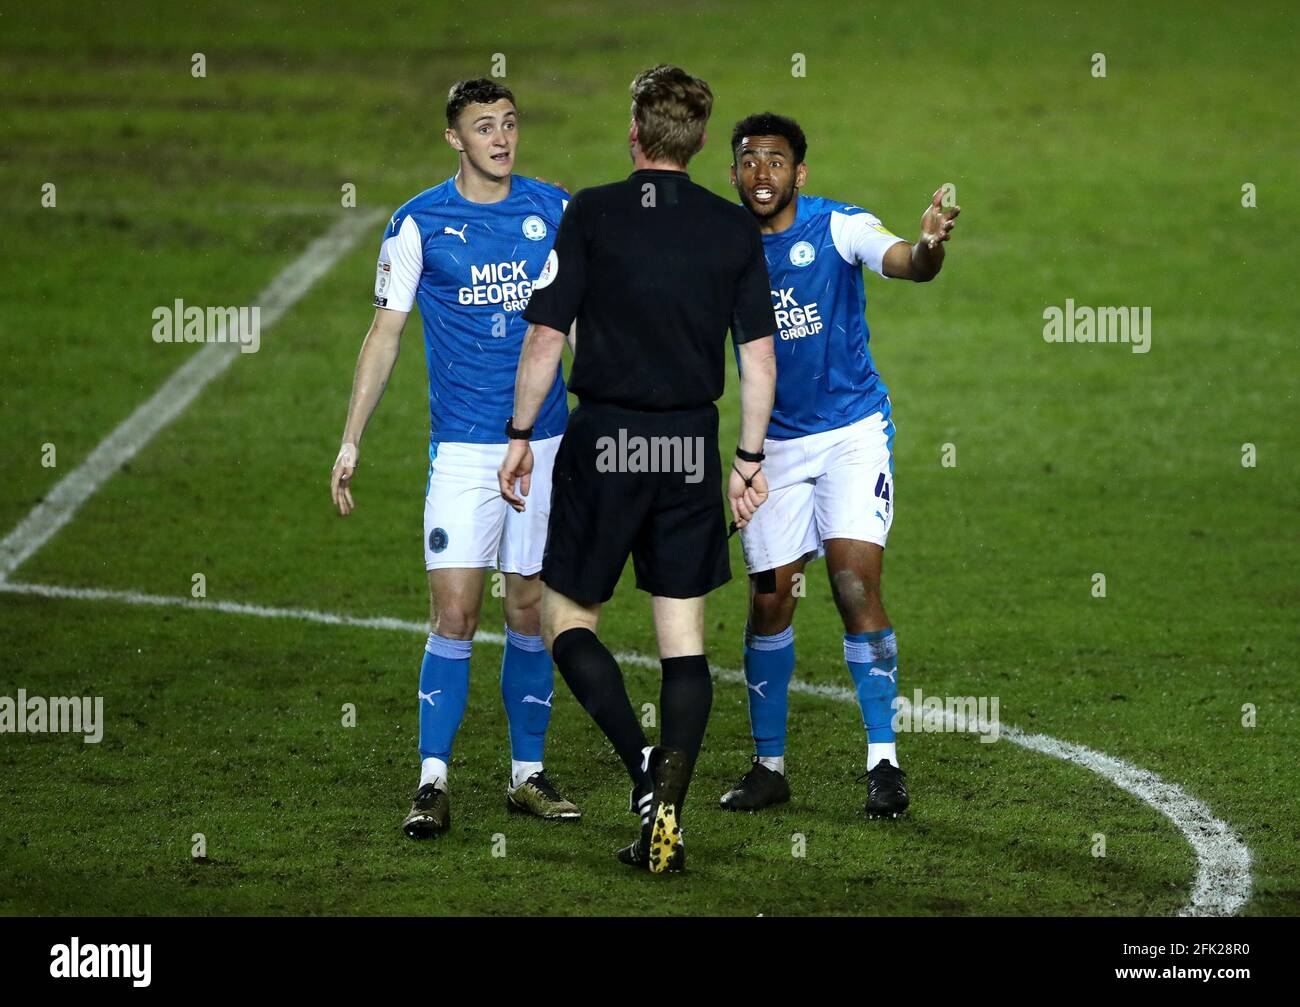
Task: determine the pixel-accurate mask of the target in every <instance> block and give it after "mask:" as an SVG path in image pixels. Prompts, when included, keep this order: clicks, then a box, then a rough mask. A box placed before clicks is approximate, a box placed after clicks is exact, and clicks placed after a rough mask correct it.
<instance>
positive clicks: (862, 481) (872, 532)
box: [740, 404, 894, 573]
mask: <svg viewBox="0 0 1300 1007" xmlns="http://www.w3.org/2000/svg"><path fill="white" fill-rule="evenodd" d="M763 453H764V454H765V455H766V456H767V458H766V460H765V461H764V462H763V472H764V474H765V475H766V476H767V485H768V498H767V500H766V501H764V503H763V505H762V506H761V507H759V509H758V511H757V512H756V513H755V514H754V518H753V520H752V521H750V523H749V524H748V525H746V526H745V527H744V528H742V529H741V532H740V542H741V545H742V546H743V548H744V551H745V565H746V566H747V567H748V568H749V572H750V573H756V572H758V571H759V570H772V569H775V568H776V567H781V566H785V565H786V564H787V563H793V562H794V561H795V560H797V559H799V558H800V557H801V556H807V555H809V554H812V553H816V554H817V555H819V556H820V555H822V554H823V553H824V552H825V551H826V550H825V548H824V546H823V543H824V542H825V541H826V540H827V539H831V538H847V539H854V540H856V541H859V542H874V543H875V544H876V545H878V546H881V547H883V546H884V545H885V540H886V539H888V538H889V526H890V525H891V524H893V521H894V506H893V502H894V424H893V421H891V420H890V418H889V406H888V404H886V406H885V409H884V411H883V412H877V413H872V414H871V415H870V416H868V417H866V418H865V419H861V420H858V422H856V423H852V424H850V425H849V426H847V427H840V428H838V429H836V430H826V431H823V432H822V433H819V434H809V435H807V436H806V437H794V438H791V439H790V440H781V441H778V440H772V439H770V438H769V439H768V440H766V441H764V443H763Z"/></svg>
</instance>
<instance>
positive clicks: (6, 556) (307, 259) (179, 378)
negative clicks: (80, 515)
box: [0, 211, 382, 582]
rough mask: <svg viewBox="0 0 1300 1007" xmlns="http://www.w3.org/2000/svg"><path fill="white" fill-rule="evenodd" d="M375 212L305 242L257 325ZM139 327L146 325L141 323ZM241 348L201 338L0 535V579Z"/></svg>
mask: <svg viewBox="0 0 1300 1007" xmlns="http://www.w3.org/2000/svg"><path fill="white" fill-rule="evenodd" d="M381 216H382V215H381V214H378V213H375V212H373V211H372V212H368V213H356V214H351V213H350V214H347V215H346V216H344V217H342V218H341V219H340V220H339V221H338V223H336V224H335V225H334V226H333V227H331V228H330V229H329V230H328V231H326V232H325V233H324V234H323V235H321V236H320V237H319V238H317V239H316V240H315V241H313V242H312V243H311V244H310V245H308V246H307V248H306V249H305V250H304V251H303V253H302V254H301V255H300V256H298V258H297V259H295V260H294V261H293V262H291V263H290V264H289V265H288V266H286V267H285V268H284V269H283V270H282V271H281V272H280V273H279V274H278V275H277V276H276V277H275V279H273V280H272V281H271V282H270V284H268V285H267V287H266V289H265V290H263V291H262V292H261V293H260V294H258V295H257V297H256V298H255V299H254V301H253V304H255V305H258V306H259V307H260V308H261V309H262V310H261V326H262V328H264V329H268V328H270V327H271V326H272V325H274V324H275V323H276V322H277V321H279V320H280V318H281V317H282V316H283V315H284V313H285V312H286V311H288V310H289V308H291V307H293V305H294V304H295V303H297V301H298V300H299V299H300V298H301V297H302V296H303V294H305V293H307V291H308V290H310V289H311V287H312V285H313V284H315V283H316V281H317V280H319V279H320V278H321V277H322V276H324V275H325V273H326V272H327V271H328V270H329V269H330V267H331V266H333V265H334V263H336V262H337V261H338V260H339V258H340V257H341V256H342V255H343V254H344V253H346V252H347V251H348V250H349V249H350V248H351V247H352V246H353V245H354V244H356V241H357V239H358V238H360V237H361V236H362V235H363V234H365V233H366V232H367V231H368V230H369V229H370V228H371V227H372V226H373V225H374V224H375V223H376V222H377V221H378V220H379V219H380V217H381ZM140 331H141V332H142V333H143V332H144V331H145V327H144V326H143V325H142V327H141V330H140ZM240 355H241V353H240V349H239V343H237V342H229V343H207V344H206V345H205V346H204V347H203V349H201V350H199V352H198V353H195V354H194V355H193V356H191V357H190V358H189V359H188V360H186V361H185V363H184V364H182V365H181V366H180V367H179V368H177V369H176V370H175V371H174V372H173V373H172V375H171V377H169V378H168V379H167V380H166V381H165V382H164V383H163V385H162V387H161V388H159V389H158V391H156V392H155V393H154V394H153V396H152V397H151V398H150V399H149V400H148V401H147V402H145V403H144V404H142V405H141V406H139V407H138V408H137V409H136V410H135V412H133V413H132V414H131V415H130V416H128V417H127V418H126V419H125V420H123V421H122V422H121V423H120V424H119V425H118V426H117V428H116V429H114V430H113V432H112V433H110V434H109V435H108V436H107V437H105V438H104V439H103V440H102V441H100V442H99V445H98V447H96V448H95V450H94V451H92V452H91V453H90V454H89V455H87V456H86V458H85V460H83V461H82V463H81V464H80V465H78V466H77V467H76V468H75V469H73V470H72V471H71V472H69V473H68V474H67V475H66V476H64V477H63V478H62V479H60V480H59V481H58V482H57V483H56V484H55V485H54V488H53V489H51V490H50V492H49V493H48V494H46V496H45V498H44V499H43V500H42V501H41V502H40V503H39V504H37V505H36V507H35V508H33V509H32V511H31V513H29V514H28V515H27V516H26V517H25V518H24V519H23V520H22V521H20V522H19V523H18V525H17V527H15V528H14V529H13V531H11V532H9V534H8V535H6V536H5V537H4V538H3V539H0V582H3V581H4V580H5V579H6V578H7V577H8V576H9V575H10V574H11V573H13V572H14V570H16V569H17V568H18V567H19V566H20V565H21V564H22V563H23V562H25V561H26V560H27V559H28V558H29V557H30V556H31V555H32V553H34V552H36V550H37V549H39V548H40V547H41V546H43V545H44V544H45V543H46V542H48V541H49V539H50V537H51V536H52V535H54V534H55V532H57V531H58V530H59V529H60V528H62V527H63V526H64V525H65V524H67V523H68V521H69V520H70V519H71V518H72V515H73V514H75V513H76V512H77V508H79V507H80V506H81V505H82V504H83V503H85V502H86V500H87V499H88V498H89V497H90V495H91V494H92V493H94V492H95V490H97V489H99V487H100V486H102V485H103V483H104V481H105V480H106V479H108V478H109V477H110V476H111V475H112V474H113V473H114V472H116V471H117V470H118V469H120V468H121V467H122V466H123V465H124V464H125V463H126V462H128V461H130V459H131V458H132V457H134V456H135V454H136V452H138V451H139V450H140V449H141V448H142V447H144V446H145V445H146V444H148V443H149V441H150V440H152V439H153V437H154V435H155V434H157V433H158V431H159V430H161V429H162V428H163V427H165V426H166V425H167V424H168V423H170V422H171V421H172V420H174V419H175V418H176V417H177V416H179V415H180V414H181V412H183V411H184V410H185V408H186V407H187V406H189V404H190V403H191V402H193V401H194V398H195V396H197V395H198V394H199V392H201V391H202V390H203V389H204V387H205V386H206V385H207V384H208V383H209V382H210V381H211V380H212V379H213V378H215V377H217V375H219V374H221V373H222V372H223V371H225V369H226V368H227V367H229V366H230V365H231V364H232V363H234V361H235V358H236V357H238V356H240Z"/></svg>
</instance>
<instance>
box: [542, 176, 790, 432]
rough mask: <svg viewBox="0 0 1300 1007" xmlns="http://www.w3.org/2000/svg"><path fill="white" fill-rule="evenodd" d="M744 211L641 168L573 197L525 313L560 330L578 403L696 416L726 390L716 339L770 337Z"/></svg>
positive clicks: (755, 236)
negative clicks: (567, 335)
mask: <svg viewBox="0 0 1300 1007" xmlns="http://www.w3.org/2000/svg"><path fill="white" fill-rule="evenodd" d="M768 288H769V284H768V275H767V265H766V262H765V260H764V258H763V243H762V239H761V237H760V235H759V232H758V226H757V224H756V223H755V222H754V219H753V216H752V215H751V214H749V213H748V212H746V211H745V209H744V208H743V207H741V206H739V205H737V204H733V203H730V202H728V201H726V200H724V199H722V198H721V197H720V196H716V195H714V194H713V193H712V192H709V191H708V190H707V189H705V188H703V187H702V186H699V185H696V184H695V183H694V182H692V181H691V179H690V176H688V175H687V174H686V172H684V171H670V170H664V169H642V170H638V171H634V172H632V174H631V175H630V176H629V177H628V178H627V179H625V180H624V181H621V182H614V183H612V184H609V185H602V186H597V187H595V188H591V189H584V190H582V191H580V192H578V193H577V194H576V195H575V196H574V197H573V199H572V200H571V201H570V203H569V207H568V210H567V211H566V212H565V215H564V219H563V221H562V222H561V224H560V230H559V234H558V235H557V236H556V240H555V247H554V250H553V251H552V253H551V257H550V259H549V260H548V262H547V266H546V269H545V271H544V273H543V275H542V276H541V277H540V278H539V279H538V281H537V283H536V284H535V285H534V290H533V294H532V297H531V299H530V300H529V303H528V307H527V309H526V311H525V312H524V317H525V318H526V319H527V320H528V321H530V322H535V323H538V324H541V325H546V326H549V327H551V328H553V329H558V330H560V331H566V330H567V329H568V328H569V326H570V325H571V324H572V323H573V321H574V320H575V319H576V320H577V323H578V349H577V352H576V353H575V354H574V362H573V368H572V373H571V375H570V379H569V388H570V390H571V391H572V392H573V393H574V394H575V395H577V396H578V398H579V400H581V401H582V402H592V403H603V404H608V405H615V406H622V407H623V408H627V409H635V410H643V411H654V412H657V411H665V410H681V409H697V408H699V407H701V406H705V405H708V404H710V403H712V402H714V401H716V400H717V399H718V398H719V397H720V396H721V395H722V392H723V387H724V383H725V370H724V368H725V340H726V334H727V330H728V329H729V328H730V329H731V330H732V338H733V339H734V340H735V342H736V343H738V344H739V343H744V342H746V341H748V340H749V339H756V338H761V337H763V336H768V335H771V334H772V326H773V316H772V306H771V293H770V291H769V289H768Z"/></svg>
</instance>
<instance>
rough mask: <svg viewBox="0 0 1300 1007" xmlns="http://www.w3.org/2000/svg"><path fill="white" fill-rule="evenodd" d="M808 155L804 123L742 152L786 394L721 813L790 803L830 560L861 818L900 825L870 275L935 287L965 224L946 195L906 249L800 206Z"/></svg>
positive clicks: (901, 791) (810, 205)
mask: <svg viewBox="0 0 1300 1007" xmlns="http://www.w3.org/2000/svg"><path fill="white" fill-rule="evenodd" d="M807 146H808V145H807V141H806V139H805V137H804V133H803V130H802V129H800V128H799V125H798V123H796V122H795V121H794V120H792V119H788V118H786V117H784V116H779V115H773V114H771V113H763V114H759V115H753V116H750V117H749V118H747V119H744V120H742V121H741V122H739V123H737V124H736V127H735V129H734V130H733V132H732V137H731V151H732V157H733V161H732V166H731V182H732V185H734V186H735V187H736V189H737V191H738V192H739V193H740V199H741V202H742V203H743V204H744V205H745V207H746V208H747V209H748V210H749V211H750V212H751V213H752V214H753V215H754V217H755V218H756V219H757V220H758V224H759V229H760V231H761V232H762V235H763V247H764V252H765V254H766V257H767V268H768V272H769V274H770V276H771V281H772V302H773V306H774V307H775V309H776V319H777V338H776V358H777V382H776V405H775V407H774V408H773V410H772V422H771V424H770V426H769V428H768V435H767V441H766V443H765V445H764V449H763V453H764V454H765V456H766V458H765V460H764V462H763V471H764V472H765V473H766V475H767V482H768V488H769V494H770V495H769V497H768V500H767V503H766V504H765V505H764V506H763V507H762V508H761V509H760V510H759V511H758V512H757V513H756V514H755V515H754V517H753V519H752V520H751V521H750V522H749V524H748V526H747V527H745V528H743V529H742V530H741V541H742V544H743V547H744V553H745V564H746V566H747V567H748V568H749V571H750V574H751V588H750V608H749V622H748V625H747V627H746V630H745V642H744V661H745V681H746V684H747V685H748V693H747V695H748V698H749V712H750V724H751V728H752V731H753V735H754V747H755V755H754V759H753V762H752V764H751V766H750V769H749V771H748V772H747V773H746V774H745V775H744V777H743V778H742V779H741V780H740V782H739V783H738V784H737V785H736V786H735V787H734V788H733V789H731V790H730V791H728V792H727V793H726V794H724V795H723V797H722V807H723V808H725V809H728V810H734V811H757V810H758V809H759V808H764V807H767V806H768V805H771V804H780V803H782V802H784V801H788V800H789V799H790V787H789V784H788V783H787V782H786V776H785V735H786V718H787V693H788V690H789V685H790V678H791V676H792V674H793V672H794V663H795V658H794V630H793V626H792V622H793V619H794V610H795V604H796V602H797V597H796V593H795V591H794V586H795V584H796V583H797V581H796V580H795V576H796V575H797V574H802V573H803V570H804V567H805V566H806V565H807V563H808V562H809V561H810V560H812V559H815V558H816V557H817V556H820V555H824V556H825V557H826V568H827V573H828V575H829V577H830V584H831V591H832V594H833V596H834V598H835V604H836V607H837V608H838V609H839V612H840V616H841V618H842V620H843V623H844V660H845V662H846V663H847V664H848V666H849V671H850V673H851V674H852V676H853V682H854V685H855V687H856V691H857V695H858V703H859V706H860V707H861V710H862V721H863V726H864V727H865V728H866V732H867V759H866V774H865V777H864V778H865V780H866V783H867V802H866V813H867V815H868V817H872V818H877V817H888V818H896V817H897V816H898V815H899V814H901V813H902V812H903V811H904V810H905V809H906V808H907V805H908V801H909V797H908V792H907V787H906V784H905V779H904V776H905V774H904V773H903V771H902V769H901V768H900V767H899V762H898V755H897V752H896V749H895V738H894V730H893V724H892V717H893V713H894V710H893V701H894V699H895V697H896V696H897V695H898V644H897V642H896V640H895V637H894V631H893V628H892V627H891V625H890V622H889V617H888V616H887V615H886V614H885V608H884V605H883V604H882V602H881V598H880V575H881V560H882V558H883V555H884V549H885V541H886V539H887V537H888V535H889V528H890V524H891V523H892V522H893V518H894V510H893V504H894V462H893V444H894V424H893V421H892V420H891V418H890V407H889V392H888V389H886V387H885V384H884V382H883V381H882V380H881V378H880V375H879V374H878V373H877V371H876V368H875V365H874V364H873V363H872V359H871V352H870V350H869V348H868V341H869V339H870V337H871V333H870V330H869V329H868V328H867V323H866V318H865V316H864V311H865V308H866V297H865V293H864V290H863V284H862V267H863V266H866V267H867V268H868V269H870V270H871V271H872V272H874V273H878V274H880V275H881V276H884V277H891V278H897V279H906V280H915V281H917V282H920V283H924V282H926V281H928V280H932V279H934V277H935V276H936V275H938V272H939V270H940V268H941V267H942V266H943V259H944V242H946V241H947V240H948V238H949V236H950V234H951V232H952V228H953V225H954V222H955V221H956V218H957V214H958V213H959V212H960V208H959V207H957V206H952V207H947V206H945V205H944V201H943V198H942V196H943V190H942V189H940V190H939V191H938V192H936V193H935V194H934V196H933V197H932V199H931V201H930V205H929V206H928V207H926V209H925V213H924V214H923V215H922V217H921V236H920V239H919V240H917V241H916V242H914V243H911V242H907V241H904V240H903V239H901V238H899V237H897V236H896V235H894V234H892V233H890V232H889V231H888V230H887V229H886V228H885V226H884V225H883V224H882V223H881V222H880V220H879V219H877V218H876V217H875V216H874V215H872V214H871V213H869V212H868V211H866V210H864V209H862V208H861V207H858V206H854V205H852V204H849V203H841V202H837V201H835V200H832V199H824V198H821V197H818V196H804V195H800V190H801V189H802V188H803V187H804V185H805V183H806V182H807V179H808V166H807V164H806V163H805V160H804V159H805V155H806V153H807ZM768 571H775V580H776V590H775V592H766V593H765V592H760V591H758V590H756V581H757V578H756V577H755V576H754V575H756V574H759V573H765V572H768ZM768 577H769V578H770V577H771V574H770V573H768ZM769 586H770V581H769Z"/></svg>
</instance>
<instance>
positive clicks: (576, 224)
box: [524, 192, 587, 332]
mask: <svg viewBox="0 0 1300 1007" xmlns="http://www.w3.org/2000/svg"><path fill="white" fill-rule="evenodd" d="M581 197H582V193H580V192H579V193H576V194H575V195H574V197H573V198H572V199H570V200H569V204H568V206H567V207H566V208H565V210H564V216H563V217H561V218H560V230H559V232H558V233H557V234H556V235H555V244H554V245H553V246H552V248H551V252H550V254H549V255H547V257H546V264H545V265H544V266H542V271H541V273H540V274H539V275H538V277H537V279H535V280H534V281H533V292H532V294H531V295H529V298H528V307H526V308H525V309H524V320H525V321H527V322H531V323H533V324H535V325H545V326H547V327H548V328H551V329H557V330H559V331H560V332H568V331H569V326H571V325H572V324H573V320H574V319H575V318H577V317H578V311H579V309H580V308H581V307H582V298H583V295H584V294H585V293H586V289H587V238H586V235H585V234H584V233H583V227H582V199H581Z"/></svg>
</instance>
